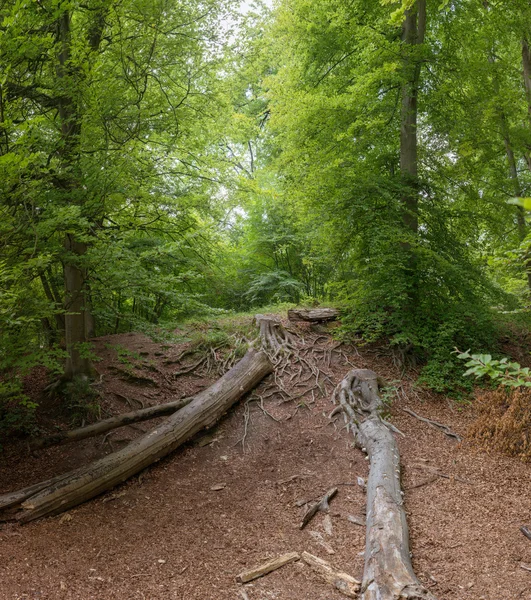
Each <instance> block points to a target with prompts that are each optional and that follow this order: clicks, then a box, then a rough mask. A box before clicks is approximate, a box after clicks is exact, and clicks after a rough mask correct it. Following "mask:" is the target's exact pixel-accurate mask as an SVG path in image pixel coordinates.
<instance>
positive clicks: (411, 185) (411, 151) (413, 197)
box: [400, 0, 426, 234]
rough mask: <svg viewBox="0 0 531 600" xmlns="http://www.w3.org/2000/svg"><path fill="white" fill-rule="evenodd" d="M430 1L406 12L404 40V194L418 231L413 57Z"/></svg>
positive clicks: (409, 220)
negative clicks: (405, 55)
mask: <svg viewBox="0 0 531 600" xmlns="http://www.w3.org/2000/svg"><path fill="white" fill-rule="evenodd" d="M425 31H426V0H416V2H415V4H414V5H413V6H412V7H411V8H410V9H409V10H407V11H406V16H405V20H404V26H403V32H402V41H403V42H404V45H405V51H406V52H407V54H408V55H409V56H407V57H406V59H405V71H406V81H405V82H404V84H403V85H402V108H401V123H400V173H401V175H402V180H403V183H404V186H405V189H406V192H405V193H404V196H403V199H402V200H403V207H404V213H403V219H404V225H405V226H406V228H407V229H408V230H410V231H411V232H413V233H414V234H416V233H417V231H418V186H417V177H418V156H417V154H418V153H417V146H418V144H417V115H418V93H419V84H420V68H421V62H420V59H419V57H416V56H414V57H413V59H412V58H411V56H410V55H411V53H412V51H413V50H414V47H415V46H418V45H420V44H423V43H424V36H425Z"/></svg>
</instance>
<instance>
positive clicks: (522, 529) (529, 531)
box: [520, 525, 531, 540]
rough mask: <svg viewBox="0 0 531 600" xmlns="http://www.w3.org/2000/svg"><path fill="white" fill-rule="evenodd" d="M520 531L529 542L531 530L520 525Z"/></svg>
mask: <svg viewBox="0 0 531 600" xmlns="http://www.w3.org/2000/svg"><path fill="white" fill-rule="evenodd" d="M520 531H521V532H522V533H523V534H524V535H525V537H526V538H527V539H528V540H531V529H530V528H529V527H527V525H522V527H520Z"/></svg>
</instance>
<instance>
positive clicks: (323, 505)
mask: <svg viewBox="0 0 531 600" xmlns="http://www.w3.org/2000/svg"><path fill="white" fill-rule="evenodd" d="M336 494H337V488H336V487H335V488H332V489H331V490H328V492H326V494H325V495H324V496H323V497H322V498H321V499H320V500H319V502H316V503H315V504H312V505H311V506H310V507H309V508H308V510H307V511H306V512H305V514H304V516H303V517H302V521H301V524H300V525H299V529H304V528H305V527H306V525H308V523H309V522H310V521H311V520H312V519H313V517H314V516H315V515H316V514H317V513H318V512H319V511H322V512H328V510H329V509H330V505H329V502H330V500H331V499H332V498H333V497H334V496H335V495H336Z"/></svg>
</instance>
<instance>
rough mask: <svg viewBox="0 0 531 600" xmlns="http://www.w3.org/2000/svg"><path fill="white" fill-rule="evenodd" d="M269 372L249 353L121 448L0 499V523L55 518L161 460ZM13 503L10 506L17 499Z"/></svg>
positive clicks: (261, 357)
mask: <svg viewBox="0 0 531 600" xmlns="http://www.w3.org/2000/svg"><path fill="white" fill-rule="evenodd" d="M272 371H273V366H272V364H271V361H270V360H269V359H268V357H267V355H266V354H265V353H264V352H257V351H256V350H249V351H248V352H247V354H246V355H245V356H244V357H243V358H242V360H241V361H240V362H239V363H238V364H237V365H235V366H234V367H233V368H232V369H230V371H228V372H227V373H226V374H225V375H224V376H223V377H221V378H220V379H219V380H218V381H217V382H216V383H214V384H213V385H212V386H211V387H209V388H208V389H207V390H204V391H203V392H200V393H199V394H198V395H197V396H195V398H194V399H193V401H192V402H190V404H188V406H186V407H185V408H183V409H182V410H180V411H178V412H177V413H175V414H173V415H172V416H170V417H168V419H167V420H166V421H165V423H164V424H163V425H161V426H160V427H157V428H156V429H155V430H154V431H150V432H149V433H147V434H145V435H143V436H142V437H140V438H138V439H136V440H134V441H133V442H131V444H129V445H128V446H127V447H125V448H123V449H122V450H119V451H117V452H114V453H112V454H109V455H108V456H105V457H104V458H102V459H100V460H98V461H96V462H94V463H92V464H90V465H88V466H86V467H81V468H79V469H76V470H75V471H72V472H70V473H67V474H65V475H64V476H60V477H59V478H55V479H54V480H51V482H46V487H44V488H40V485H42V484H36V485H35V486H32V488H27V489H30V490H31V489H37V490H38V491H37V492H36V493H34V494H33V495H31V494H30V495H29V496H28V494H27V491H25V490H21V491H19V492H15V493H12V494H7V495H6V496H4V497H0V507H1V506H2V505H5V504H6V501H7V502H8V503H9V505H10V509H9V510H8V511H7V512H4V514H3V515H0V518H2V517H3V518H4V520H6V519H13V518H16V519H18V520H19V521H21V522H27V521H32V520H33V519H37V518H39V517H45V516H50V515H55V514H58V513H61V512H63V511H65V510H68V509H69V508H72V507H73V506H77V505H78V504H81V503H82V502H85V501H86V500H89V499H91V498H94V497H95V496H97V495H99V494H101V493H102V492H105V491H106V490H109V489H110V488H112V487H114V486H115V485H117V484H119V483H122V482H123V481H125V480H126V479H128V478H129V477H131V476H133V475H135V474H136V473H139V472H140V471H142V470H143V469H145V468H146V467H147V466H149V465H151V464H152V463H154V462H155V461H157V460H159V459H160V458H162V457H164V456H166V455H167V454H169V453H170V452H172V451H173V450H175V449H176V448H178V447H179V446H180V445H181V444H183V443H184V442H186V441H187V440H189V439H190V438H191V437H192V436H193V435H195V434H196V433H197V432H198V431H200V430H201V429H204V428H205V427H211V426H212V425H214V424H215V423H216V422H217V421H218V419H219V418H220V417H221V416H222V415H223V414H224V413H225V412H227V410H228V409H229V408H230V407H231V406H232V405H233V404H234V403H235V402H236V401H237V400H239V399H240V398H241V397H242V396H244V395H245V394H246V393H247V392H249V391H251V390H252V389H253V388H254V387H255V386H256V385H257V384H258V383H259V382H260V381H261V380H262V379H263V378H264V377H265V376H266V375H268V374H269V373H271V372H272ZM17 494H18V497H17V500H16V501H15V502H13V501H12V498H13V497H14V496H17Z"/></svg>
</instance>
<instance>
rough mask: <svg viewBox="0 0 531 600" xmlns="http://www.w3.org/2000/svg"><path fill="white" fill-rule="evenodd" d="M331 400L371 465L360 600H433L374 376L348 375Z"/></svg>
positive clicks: (362, 371)
mask: <svg viewBox="0 0 531 600" xmlns="http://www.w3.org/2000/svg"><path fill="white" fill-rule="evenodd" d="M333 399H334V401H337V402H339V404H340V405H341V407H342V409H343V411H344V413H345V420H346V422H347V426H348V427H349V428H351V429H352V431H353V433H354V434H355V436H356V441H357V443H358V444H359V445H360V447H362V448H363V449H364V451H366V452H367V454H368V456H369V459H370V472H369V479H368V481H367V533H366V544H365V548H366V550H365V568H364V571H363V580H362V585H361V600H406V599H407V600H435V597H434V596H433V595H432V594H431V593H430V592H429V591H428V590H427V589H426V588H425V587H424V586H423V585H422V584H421V583H420V582H419V580H418V579H417V577H416V575H415V573H414V571H413V567H412V565H411V558H410V550H409V535H408V528H407V522H406V514H405V511H404V507H403V492H402V490H401V489H400V457H399V453H398V447H397V444H396V441H395V439H394V437H393V434H392V433H391V431H390V430H389V429H388V427H387V426H386V425H385V423H384V422H383V421H382V419H381V417H380V411H381V409H382V407H383V405H382V401H381V399H380V398H379V396H378V377H377V375H376V373H374V372H373V371H370V370H367V369H354V370H352V371H350V372H349V373H348V374H347V376H346V377H345V378H344V379H343V380H342V381H341V383H340V384H339V385H338V386H337V388H336V389H335V391H334V395H333Z"/></svg>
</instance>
